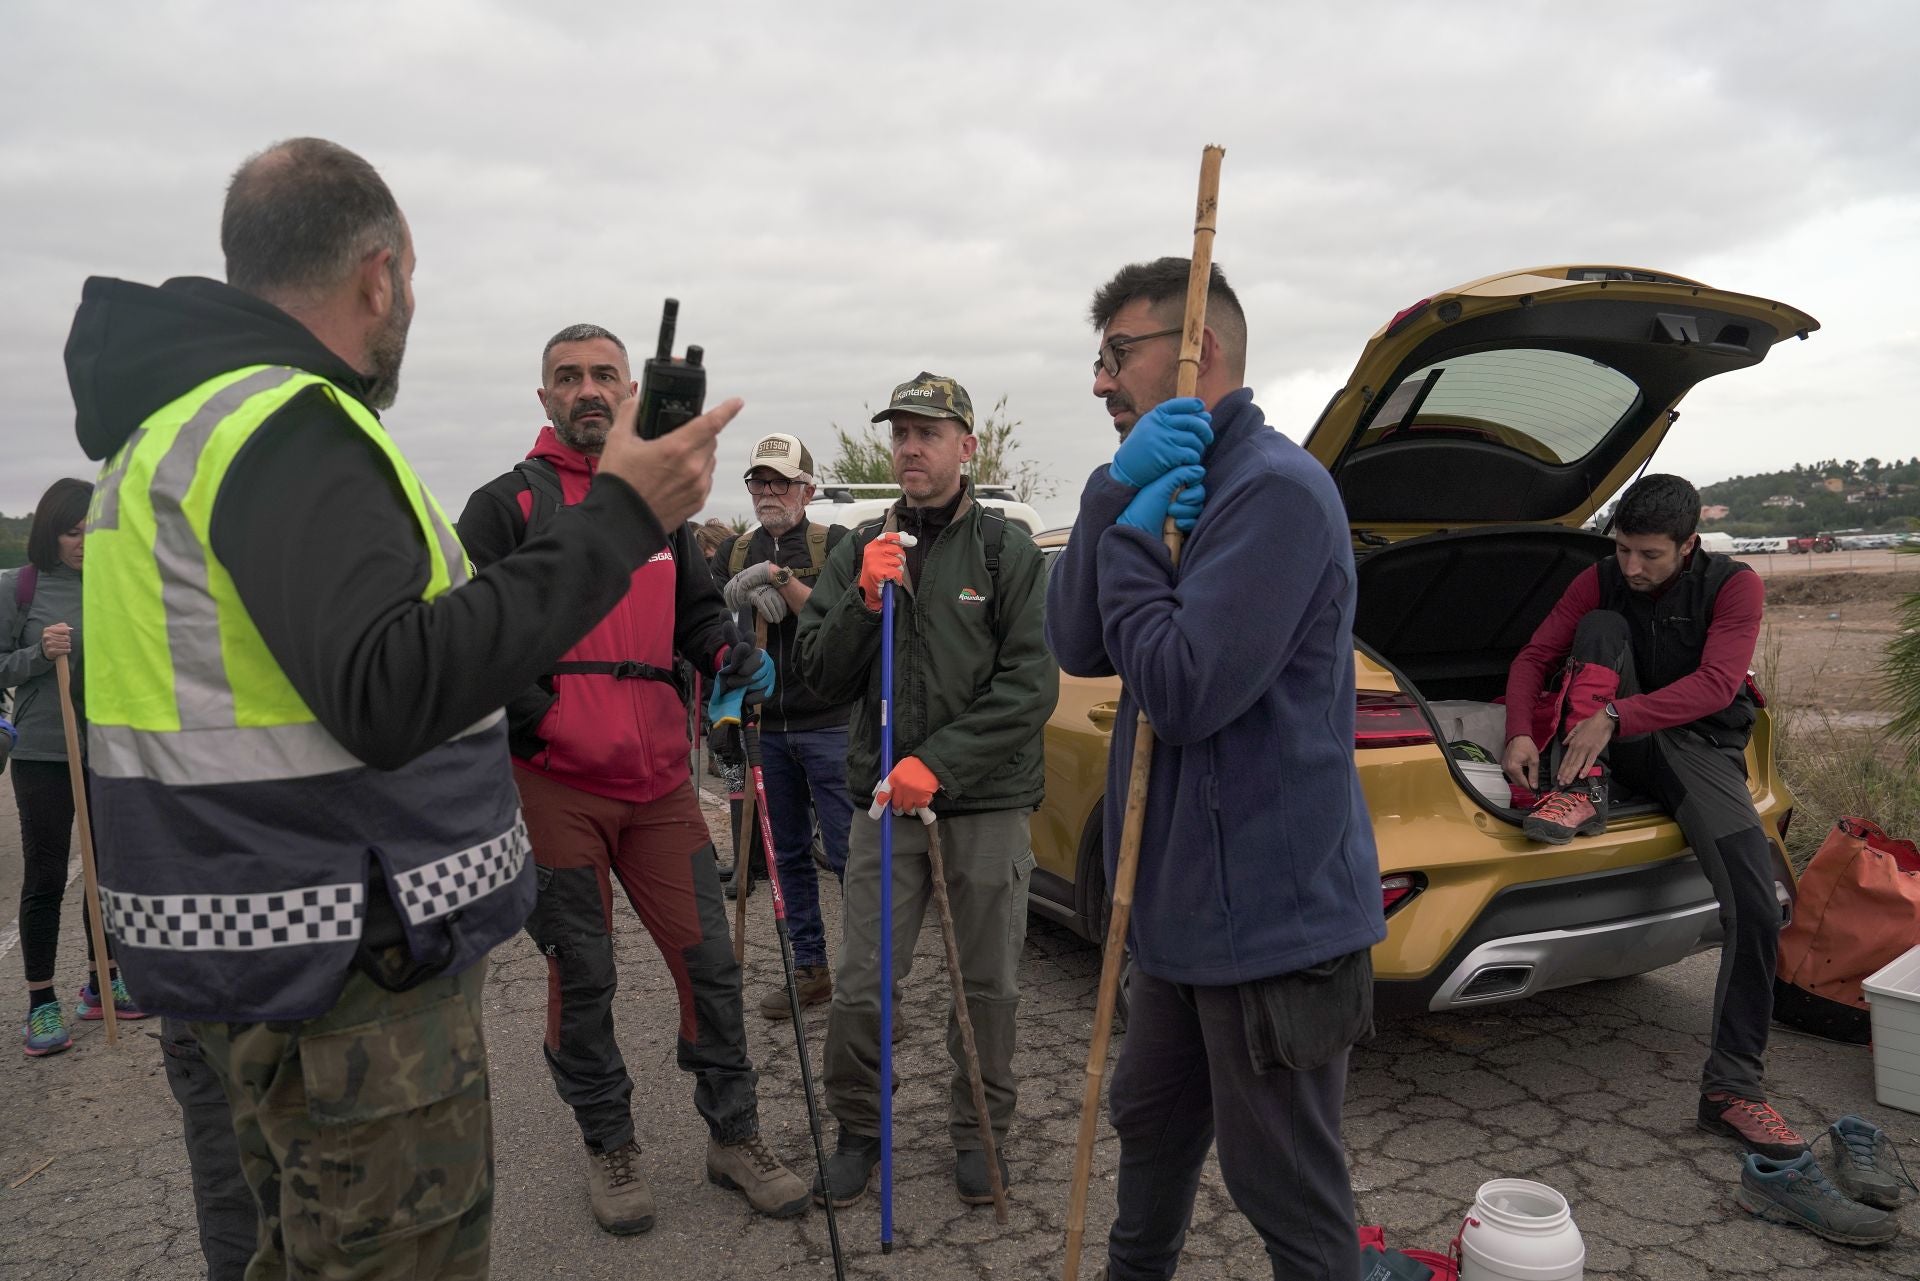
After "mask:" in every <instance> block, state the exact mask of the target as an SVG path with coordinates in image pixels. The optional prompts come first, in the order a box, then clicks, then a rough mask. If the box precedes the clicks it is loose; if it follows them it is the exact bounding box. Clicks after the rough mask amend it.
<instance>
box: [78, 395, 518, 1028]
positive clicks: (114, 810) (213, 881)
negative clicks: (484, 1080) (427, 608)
mask: <svg viewBox="0 0 1920 1281" xmlns="http://www.w3.org/2000/svg"><path fill="white" fill-rule="evenodd" d="M316 387H317V388H320V389H321V390H322V391H323V392H324V394H326V395H329V396H331V397H332V398H333V399H334V401H335V403H336V404H337V405H338V406H339V407H340V409H341V410H342V411H343V412H344V413H345V414H346V415H347V417H349V418H350V419H351V420H352V421H353V422H354V423H355V424H356V425H357V426H359V428H360V429H361V430H362V431H364V432H365V433H366V434H367V438H368V439H369V440H371V441H372V442H373V444H374V445H375V446H376V447H378V449H379V451H380V452H381V454H382V455H383V456H385V458H386V459H387V461H388V463H389V465H390V466H391V467H392V468H393V475H394V478H395V479H396V480H397V481H398V483H399V487H400V489H401V491H402V492H403V493H404V495H405V497H406V500H407V504H408V506H409V507H411V508H412V511H413V515H414V519H415V520H416V521H418V522H419V527H420V536H421V539H422V541H423V542H424V544H425V550H426V552H427V556H428V558H429V560H430V561H431V564H432V572H431V574H430V576H429V578H428V581H427V586H426V590H425V591H423V592H422V593H421V599H423V600H432V599H434V598H435V597H437V596H440V595H441V594H443V593H445V592H447V591H450V590H452V589H453V588H455V587H458V586H460V585H461V584H462V583H464V582H466V581H467V577H468V570H467V562H466V556H465V554H464V553H463V552H462V551H461V548H460V543H459V539H458V538H457V537H456V536H455V534H454V532H453V526H452V523H451V522H449V521H448V520H447V518H446V514H445V513H444V512H442V511H441V509H440V506H439V504H438V503H436V502H435V501H434V499H433V496H432V495H431V494H429V493H428V492H427V490H426V487H425V486H423V485H422V484H421V483H420V480H419V478H418V477H417V476H415V475H414V473H413V469H412V468H411V467H409V466H408V465H407V462H406V460H405V459H404V458H402V457H401V455H400V452H399V450H397V449H396V448H395V447H394V445H393V443H392V442H391V441H390V440H389V439H388V437H387V433H386V431H385V429H384V428H382V427H381V426H380V423H379V420H378V419H376V418H375V417H374V416H373V414H372V413H371V412H369V411H368V410H367V409H366V407H365V406H363V405H362V404H361V403H360V402H359V401H358V400H356V399H354V398H353V397H352V396H350V395H348V394H346V393H345V392H343V391H342V390H340V389H339V388H338V387H336V386H334V385H333V384H332V383H330V382H328V381H327V380H326V379H324V378H321V377H318V376H316V375H314V374H310V373H305V372H303V371H301V370H297V369H290V368H287V367H284V366H266V365H255V366H250V367H248V368H245V369H239V370H235V371H234V372H232V373H229V374H223V375H221V376H219V377H217V378H213V379H210V380H209V381H207V382H205V383H202V384H201V385H200V386H199V387H196V388H195V389H194V390H192V391H190V392H188V393H187V394H185V395H184V396H181V397H180V398H179V399H177V400H175V401H173V402H172V403H171V404H168V405H166V406H164V407H162V408H161V409H158V410H156V411H155V412H154V413H153V414H152V415H151V416H150V417H148V418H147V420H146V421H145V422H143V423H142V424H141V425H140V426H139V428H138V429H137V430H135V432H134V433H133V435H132V436H131V437H129V438H128V440H127V442H126V444H124V445H123V446H122V447H121V448H120V450H119V451H118V452H117V453H116V454H114V456H113V457H111V458H110V459H108V460H107V462H106V465H105V466H104V467H103V468H102V469H101V473H100V479H99V483H98V485H97V486H96V488H95V491H94V498H93V507H92V509H91V511H90V512H89V514H88V518H87V520H88V526H87V572H86V576H85V579H84V592H85V596H84V602H85V603H84V610H85V616H86V617H87V619H88V622H89V627H88V629H87V647H88V654H87V666H86V681H87V713H88V718H89V720H90V722H91V730H90V735H89V740H88V751H89V758H90V760H89V763H90V765H91V767H92V771H93V780H94V781H93V795H92V802H93V813H94V829H95V832H96V834H97V846H98V858H99V868H100V897H101V900H102V904H103V906H104V908H105V915H106V920H107V924H108V927H109V929H111V931H112V932H113V936H114V940H115V948H114V957H115V959H116V960H117V961H118V962H119V963H120V965H121V967H122V969H123V970H124V972H125V975H126V978H127V982H128V986H129V987H130V988H132V990H133V991H134V992H135V993H136V994H137V998H138V1000H139V1002H140V1004H141V1006H142V1007H143V1008H145V1009H147V1010H149V1011H152V1012H157V1013H161V1014H168V1015H172V1016H174V1017H178V1018H189V1019H208V1020H223V1021H232V1022H252V1021H292V1020H299V1019H306V1018H312V1017H315V1016H317V1015H319V1014H322V1013H324V1012H325V1011H326V1010H328V1009H330V1008H331V1007H332V1006H333V1004H334V1002H335V1001H336V1000H337V999H338V997H339V994H340V989H341V987H342V986H343V985H344V984H345V982H346V979H347V973H348V969H349V967H350V966H351V964H352V962H353V958H354V954H355V952H356V950H357V949H358V948H359V945H360V938H361V934H362V930H363V928H364V925H365V921H366V915H367V892H368V879H369V876H368V869H369V868H370V867H371V866H374V865H378V866H379V868H380V870H381V872H382V874H383V875H384V876H385V880H386V890H387V893H389V895H390V896H391V898H392V900H393V903H394V906H395V907H396V909H397V910H398V914H399V916H400V919H401V924H402V925H403V927H404V929H405V933H406V941H407V945H408V947H409V949H410V950H411V952H412V955H413V960H414V962H415V963H416V965H419V966H422V967H426V968H428V969H429V970H437V971H438V972H440V973H449V974H450V973H455V972H457V971H459V970H461V969H464V968H465V967H467V966H468V965H471V964H473V963H474V962H476V961H478V960H480V959H481V958H482V957H483V956H485V955H486V953H487V951H488V950H489V949H490V948H492V947H493V946H494V945H495V944H497V943H499V942H501V941H502V940H504V939H506V938H507V937H508V936H509V935H511V934H513V933H514V932H515V931H517V930H518V929H519V928H520V926H521V924H522V923H523V922H524V921H525V920H526V917H527V914H528V912H529V911H531V910H532V907H533V900H534V877H533V868H532V867H531V865H530V860H529V859H528V857H527V855H528V844H527V832H526V827H525V825H524V824H523V823H522V822H521V819H520V811H519V798H518V795H517V793H516V791H515V789H514V785H513V777H512V771H511V767H510V765H509V763H508V756H507V740H506V727H505V724H504V720H503V718H502V716H501V714H500V713H499V712H495V713H494V714H492V715H491V716H488V717H487V718H486V719H484V720H482V721H481V722H480V723H478V724H476V725H474V726H471V727H470V728H468V729H467V730H465V731H464V732H462V733H461V734H458V735H456V736H455V737H454V738H452V739H450V740H449V741H448V742H446V743H443V744H442V745H440V746H439V747H436V748H434V749H433V750H431V751H429V752H426V753H424V754H423V755H421V756H420V757H418V758H417V759H415V760H414V761H412V762H410V763H409V764H407V765H405V766H403V767H401V768H400V769H396V770H377V769H374V768H373V767H371V766H369V765H367V764H365V763H364V762H362V761H360V760H359V759H357V758H356V757H355V756H353V754H352V753H350V752H349V751H348V750H347V749H346V748H345V747H343V746H342V745H341V744H340V743H339V741H338V740H336V739H335V738H334V737H333V736H332V735H331V734H329V733H328V732H327V731H326V730H325V729H324V728H323V727H322V726H321V725H320V723H319V722H318V721H317V720H316V719H315V717H314V714H313V712H312V711H311V710H310V709H309V708H308V707H307V705H306V703H305V701H304V700H303V699H302V698H301V697H300V695H299V694H298V693H297V692H296V691H295V690H294V688H293V685H292V683H291V682H290V681H288V679H287V677H286V674H285V673H284V672H283V671H282V670H281V669H280V665H279V663H278V662H276V661H275V660H274V657H273V655H272V653H271V652H270V651H269V650H268V649H267V646H266V642H265V641H263V640H262V639H261V637H260V632H259V630H258V629H257V628H256V627H255V626H254V623H253V620H252V619H251V618H250V617H248V615H247V610H246V607H245V605H243V604H242V603H241V600H240V596H239V593H238V592H237V591H236V590H235V589H234V585H233V580H232V579H231V578H230V577H229V576H228V574H227V570H226V568H225V566H223V565H222V564H221V563H220V561H219V559H218V558H217V557H216V556H215V555H214V553H213V544H212V541H211V536H210V532H209V531H210V528H211V525H212V521H213V510H214V502H215V499H216V498H217V496H218V495H219V492H220V486H221V483H222V481H223V480H224V478H225V476H226V473H227V469H228V468H229V467H230V466H231V465H232V463H233V460H234V458H235V457H236V456H238V454H239V452H240V450H241V448H242V447H243V446H244V445H245V444H246V443H247V441H248V440H249V439H250V438H251V437H252V435H253V433H254V432H255V431H256V430H258V429H259V427H260V426H261V424H263V423H265V422H266V421H267V420H268V419H269V418H270V417H271V416H272V415H273V414H274V413H275V412H276V411H277V410H278V409H280V407H281V406H283V405H285V404H286V403H287V402H288V401H289V400H291V399H292V398H293V397H294V396H296V395H298V394H299V393H301V392H304V391H308V390H310V389H312V388H316ZM350 536H351V531H342V537H350Z"/></svg>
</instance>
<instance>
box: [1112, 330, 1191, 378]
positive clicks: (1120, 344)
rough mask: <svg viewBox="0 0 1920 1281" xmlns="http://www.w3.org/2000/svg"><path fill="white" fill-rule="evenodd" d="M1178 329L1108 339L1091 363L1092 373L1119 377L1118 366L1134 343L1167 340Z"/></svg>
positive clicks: (1178, 331)
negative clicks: (1150, 339) (1156, 339)
mask: <svg viewBox="0 0 1920 1281" xmlns="http://www.w3.org/2000/svg"><path fill="white" fill-rule="evenodd" d="M1180 332H1181V330H1180V327H1179V326H1177V325H1176V326H1175V327H1174V328H1172V329H1157V330H1155V331H1154V332H1153V333H1150V334H1122V335H1121V336H1120V337H1118V338H1109V339H1108V340H1107V341H1105V342H1103V343H1101V344H1100V355H1099V357H1098V358H1096V359H1095V360H1094V362H1093V372H1094V373H1096V374H1099V373H1104V374H1106V376H1107V377H1109V378H1118V377H1119V376H1120V365H1121V363H1122V362H1123V361H1124V360H1125V359H1126V356H1127V353H1128V352H1129V351H1132V350H1133V347H1134V344H1135V343H1143V342H1145V341H1147V339H1149V338H1167V337H1171V336H1172V335H1174V334H1177V333H1180Z"/></svg>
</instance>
